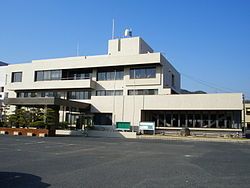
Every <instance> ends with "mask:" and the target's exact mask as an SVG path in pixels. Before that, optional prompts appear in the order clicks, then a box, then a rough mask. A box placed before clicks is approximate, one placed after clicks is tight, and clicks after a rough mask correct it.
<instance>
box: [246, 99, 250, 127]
mask: <svg viewBox="0 0 250 188" xmlns="http://www.w3.org/2000/svg"><path fill="white" fill-rule="evenodd" d="M247 108H249V109H250V103H246V104H245V121H246V124H247V123H248V124H250V115H247V114H246V109H247Z"/></svg>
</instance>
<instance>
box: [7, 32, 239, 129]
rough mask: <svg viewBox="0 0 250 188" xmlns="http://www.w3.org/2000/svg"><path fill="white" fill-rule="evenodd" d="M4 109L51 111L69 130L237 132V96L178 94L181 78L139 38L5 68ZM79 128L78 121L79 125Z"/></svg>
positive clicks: (117, 41) (167, 62) (116, 40)
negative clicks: (118, 126) (104, 50)
mask: <svg viewBox="0 0 250 188" xmlns="http://www.w3.org/2000/svg"><path fill="white" fill-rule="evenodd" d="M5 87H6V92H7V93H8V98H7V100H6V101H7V104H8V105H9V106H10V109H11V110H12V111H13V110H14V109H15V108H16V107H20V106H26V107H32V106H36V107H37V106H39V107H45V106H46V107H47V106H52V107H54V108H55V109H57V110H58V112H59V119H60V121H67V122H69V123H70V124H71V125H72V126H73V125H76V124H77V123H79V121H80V119H81V117H82V116H83V115H85V116H88V117H91V118H92V120H93V123H94V124H95V125H114V124H115V123H116V122H120V121H122V122H130V123H131V125H132V126H138V124H139V122H141V121H154V122H155V123H156V127H157V128H158V129H165V128H174V127H176V128H180V127H191V128H194V129H195V128H197V129H200V128H203V129H240V128H241V124H242V118H241V115H242V114H241V113H242V109H243V103H242V94H241V93H231V94H192V95H190V94H185V95H184V94H179V93H180V89H181V78H180V73H179V72H178V71H177V70H176V69H175V68H174V66H173V65H171V64H170V63H169V61H168V60H167V59H166V58H165V57H164V56H163V55H162V54H161V53H159V52H154V51H153V49H152V48H151V47H150V46H149V45H148V44H147V43H146V42H145V41H144V40H143V39H142V38H140V37H130V38H121V39H113V40H109V43H108V54H107V55H99V56H78V57H69V58H57V59H46V60H34V61H32V62H31V63H25V64H13V65H9V66H8V68H7V72H6V86H5ZM80 122H82V121H80Z"/></svg>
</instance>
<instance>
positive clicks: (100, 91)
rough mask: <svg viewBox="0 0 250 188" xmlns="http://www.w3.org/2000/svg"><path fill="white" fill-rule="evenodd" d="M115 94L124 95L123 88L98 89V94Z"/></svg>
mask: <svg viewBox="0 0 250 188" xmlns="http://www.w3.org/2000/svg"><path fill="white" fill-rule="evenodd" d="M114 95H123V91H122V90H97V91H96V96H114Z"/></svg>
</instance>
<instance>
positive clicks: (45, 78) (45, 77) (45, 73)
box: [43, 71, 51, 80]
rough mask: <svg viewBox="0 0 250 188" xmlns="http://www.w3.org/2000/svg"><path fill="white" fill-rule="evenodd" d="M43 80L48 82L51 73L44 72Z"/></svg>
mask: <svg viewBox="0 0 250 188" xmlns="http://www.w3.org/2000/svg"><path fill="white" fill-rule="evenodd" d="M43 79H44V80H50V79H51V72H50V71H44V73H43Z"/></svg>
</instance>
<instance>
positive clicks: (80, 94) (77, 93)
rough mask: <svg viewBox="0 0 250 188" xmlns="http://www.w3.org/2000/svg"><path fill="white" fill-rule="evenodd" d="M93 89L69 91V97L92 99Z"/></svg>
mask: <svg viewBox="0 0 250 188" xmlns="http://www.w3.org/2000/svg"><path fill="white" fill-rule="evenodd" d="M90 98H91V91H69V92H68V99H90Z"/></svg>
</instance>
